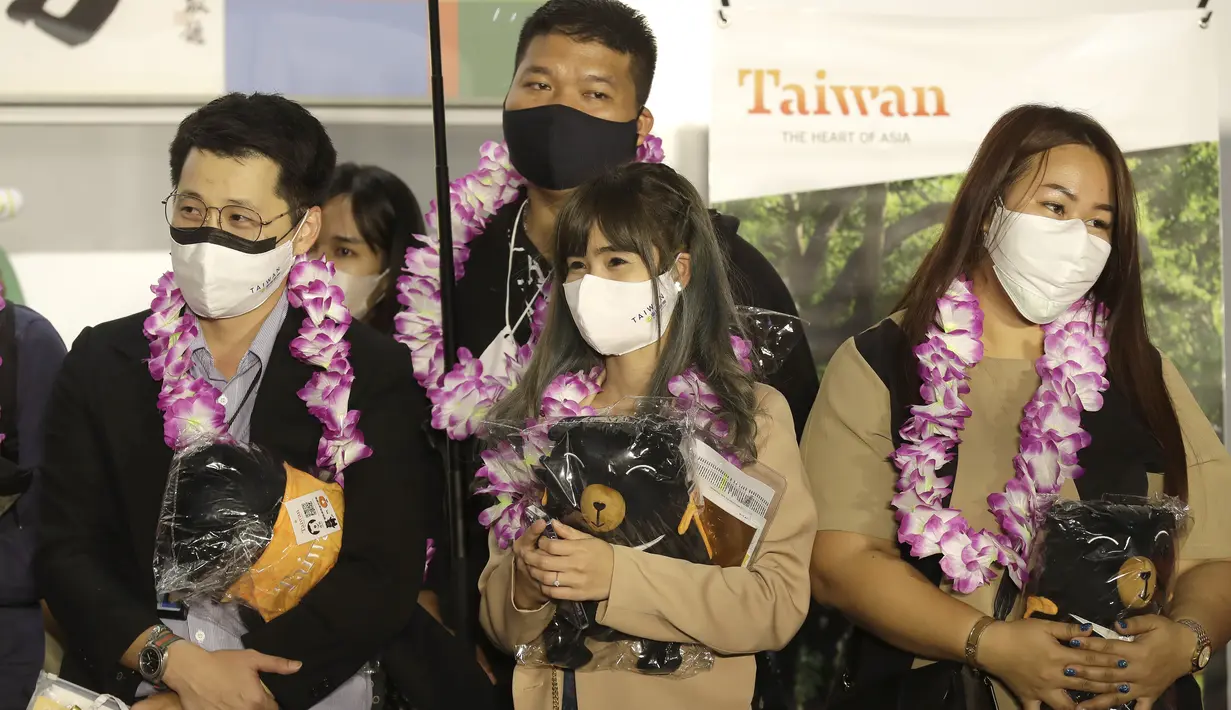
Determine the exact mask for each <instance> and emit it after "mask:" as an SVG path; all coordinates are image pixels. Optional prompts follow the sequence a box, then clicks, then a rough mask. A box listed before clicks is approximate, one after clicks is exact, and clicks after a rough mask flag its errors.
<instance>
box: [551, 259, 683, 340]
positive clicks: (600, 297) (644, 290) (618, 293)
mask: <svg viewBox="0 0 1231 710" xmlns="http://www.w3.org/2000/svg"><path fill="white" fill-rule="evenodd" d="M655 280H656V281H657V282H658V297H659V304H658V308H655V307H654V287H653V284H654V281H655ZM682 290H683V287H682V286H680V284H679V283H678V282H677V281H676V280H675V277H674V276H672V275H671V272H670V271H668V272H667V273H665V274H663V275H662V276H659V277H658V278H657V279H653V280H649V281H639V282H636V283H629V282H627V281H612V280H610V279H602V278H599V277H597V276H593V275H591V274H586V275H585V276H582V277H581V278H580V279H578V280H576V281H570V282H569V283H566V284H564V297H565V299H566V300H568V307H569V310H570V311H572V313H573V322H574V323H576V324H577V330H579V331H581V337H583V338H585V339H586V342H587V343H589V344H590V347H592V348H594V349H595V350H597V351H598V352H599V353H600V354H602V355H624V354H626V353H631V352H632V351H634V350H640V349H641V348H644V347H645V346H647V345H650V344H653V343H655V342H657V341H658V338H659V334H660V333H665V332H666V331H667V326H668V325H670V324H671V314H672V312H674V311H675V303H676V301H677V300H679V297H680V291H682ZM659 314H662V315H661V318H659V317H657V316H658V315H659ZM660 320H661V322H660Z"/></svg>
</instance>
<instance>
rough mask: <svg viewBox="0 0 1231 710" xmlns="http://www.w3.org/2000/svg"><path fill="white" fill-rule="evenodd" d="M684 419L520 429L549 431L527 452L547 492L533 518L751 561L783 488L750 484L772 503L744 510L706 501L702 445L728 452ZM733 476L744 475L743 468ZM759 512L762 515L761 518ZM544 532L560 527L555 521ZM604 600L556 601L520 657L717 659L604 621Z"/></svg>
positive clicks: (686, 667) (667, 550)
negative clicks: (699, 436) (701, 438)
mask: <svg viewBox="0 0 1231 710" xmlns="http://www.w3.org/2000/svg"><path fill="white" fill-rule="evenodd" d="M686 421H687V417H664V416H658V415H639V416H635V417H577V418H567V419H563V420H560V421H558V422H556V423H554V424H552V425H550V427H549V428H546V430H544V429H542V428H540V429H537V430H536V429H534V428H532V429H529V430H526V431H524V432H522V433H521V436H522V437H523V443H524V439H533V438H536V437H538V438H539V439H546V441H542V440H540V441H538V442H537V443H535V444H534V445H533V446H526V447H525V448H526V449H527V450H530V449H534V450H536V451H540V452H545V453H544V454H543V455H541V456H533V455H531V456H529V457H528V458H529V459H531V461H530V462H529V463H530V471H531V472H532V473H533V475H534V477H535V478H536V479H537V483H538V489H539V490H540V491H541V495H540V497H539V498H538V499H537V500H536V501H535V502H534V503H533V504H532V505H530V506H529V507H528V512H529V519H528V520H527V525H528V524H529V523H531V522H533V521H534V520H536V519H547V520H555V519H559V520H561V521H562V522H564V523H565V524H567V525H569V526H570V527H573V528H575V529H577V530H583V531H586V532H588V533H590V534H592V535H594V536H595V537H598V538H600V539H602V540H605V541H607V542H609V543H611V544H613V545H620V546H625V547H634V548H637V549H639V550H643V551H645V552H649V553H651V554H656V555H664V556H667V557H673V558H676V559H681V560H687V561H689V562H693V563H699V564H720V565H722V566H739V565H741V564H745V563H747V561H748V559H749V558H750V556H751V554H752V552H753V551H754V549H755V545H756V540H757V538H758V537H759V530H761V529H763V528H764V526H765V519H768V518H769V517H772V512H771V508H772V503H776V494H777V490H776V489H775V486H774V485H773V484H761V483H753V484H752V485H753V487H754V488H756V497H757V499H763V500H764V501H765V505H764V507H763V508H762V509H760V511H759V513H752V514H750V515H744V516H743V519H740V518H738V517H736V516H734V515H732V514H731V513H730V512H727V511H725V510H723V509H721V508H720V507H719V506H718V505H713V504H708V503H707V502H706V499H705V497H704V495H703V493H702V491H703V490H704V489H705V487H706V486H705V483H704V481H703V480H701V477H700V476H698V475H697V472H698V471H700V470H702V469H704V468H705V466H706V465H707V463H706V455H705V451H709V452H710V454H711V456H710V458H711V459H712V458H715V457H716V458H718V459H719V461H720V462H721V457H719V456H718V454H717V453H716V452H713V450H712V449H706V448H705V447H704V445H699V444H697V443H696V440H695V439H694V437H693V435H694V432H693V430H692V427H691V426H690V425H688V424H687V423H685V422H686ZM722 463H723V464H725V462H722ZM708 465H713V464H712V462H711V463H710V464H708ZM725 465H729V464H725ZM734 475H736V476H739V475H741V474H740V472H739V471H738V469H735V470H734ZM732 488H734V486H732ZM728 507H730V508H731V509H732V510H733V511H735V512H736V513H738V512H740V511H739V509H738V506H734V507H733V506H728ZM757 515H763V516H764V518H765V519H754V518H757ZM544 534H545V535H547V536H549V537H551V536H553V535H554V533H553V532H552V531H551V528H550V526H549V527H548V529H547V531H546V532H545V533H544ZM597 607H598V604H597V603H595V602H570V603H562V604H559V605H558V606H557V611H556V615H555V617H554V618H553V619H552V621H551V623H550V624H549V625H548V627H547V629H546V631H544V633H543V635H542V636H541V637H540V638H539V639H538V640H536V641H535V642H533V643H530V644H527V645H525V646H522V647H520V648H519V649H517V658H518V661H519V662H520V663H522V664H524V665H551V666H555V667H558V668H566V669H572V670H599V669H621V670H631V671H637V672H641V673H649V674H672V675H675V676H680V677H687V676H690V675H693V674H695V673H698V672H702V671H706V670H709V669H710V668H711V667H712V666H713V660H714V658H713V653H712V652H711V651H710V650H708V649H706V648H703V647H700V646H696V645H688V644H679V643H668V642H661V641H651V640H647V639H638V638H633V637H631V636H627V635H625V634H621V633H619V632H616V631H614V630H612V629H610V628H607V627H605V626H602V625H600V624H598V623H597V621H596V617H597Z"/></svg>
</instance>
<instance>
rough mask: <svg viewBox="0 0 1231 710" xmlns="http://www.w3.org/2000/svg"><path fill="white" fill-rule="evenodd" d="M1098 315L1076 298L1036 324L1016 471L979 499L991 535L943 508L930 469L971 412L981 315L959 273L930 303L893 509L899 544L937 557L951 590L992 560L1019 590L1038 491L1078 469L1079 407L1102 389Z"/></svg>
mask: <svg viewBox="0 0 1231 710" xmlns="http://www.w3.org/2000/svg"><path fill="white" fill-rule="evenodd" d="M1106 320H1107V317H1106V311H1105V310H1104V309H1103V307H1102V306H1099V307H1098V308H1097V309H1096V308H1095V307H1094V306H1093V305H1092V302H1091V301H1090V300H1083V301H1079V302H1077V303H1076V304H1074V305H1073V306H1072V307H1071V308H1069V310H1068V311H1066V312H1065V313H1064V314H1063V315H1061V316H1060V318H1058V319H1056V320H1055V321H1053V322H1052V323H1049V324H1047V325H1044V326H1043V335H1044V339H1043V355H1042V357H1040V358H1039V360H1038V361H1037V362H1036V363H1035V371H1036V372H1038V374H1039V377H1040V379H1041V382H1040V384H1039V387H1038V389H1037V390H1036V391H1035V393H1034V397H1033V398H1032V399H1031V400H1030V402H1029V403H1028V404H1027V405H1026V407H1025V409H1024V410H1023V415H1022V421H1021V443H1020V446H1019V453H1018V454H1017V456H1016V457H1014V459H1013V468H1014V471H1015V474H1014V477H1013V478H1012V479H1010V480H1009V482H1008V484H1006V485H1005V489H1004V492H998V493H993V494H991V495H989V496H988V498H987V503H988V507H989V510H991V512H992V514H993V515H994V516H995V517H996V521H997V522H998V523H999V525H1000V530H1001V533H1000V534H997V533H993V532H989V531H988V530H977V531H976V530H974V529H973V528H971V527H970V525H969V523H968V522H967V521H966V519H965V518H963V517H962V514H961V511H960V510H957V509H954V508H945V507H942V501H943V500H944V499H945V497H946V496H948V495H949V494H950V493H951V492H952V487H951V486H952V483H953V477H952V476H937V475H936V473H937V472H938V471H939V470H940V469H941V468H942V467H944V465H945V464H947V463H949V462H950V461H952V460H953V458H954V456H955V449H956V447H957V445H958V444H959V443H960V442H961V439H960V437H959V434H958V433H959V432H960V431H961V430H962V429H963V428H964V426H965V422H966V418H967V417H969V416H970V415H971V411H970V408H969V407H967V406H966V405H965V404H964V403H963V402H962V400H961V396H962V395H964V394H967V393H969V392H970V385H969V382H968V380H969V374H968V372H969V370H970V368H972V367H974V366H975V365H977V364H978V363H979V361H980V360H982V359H983V343H982V340H981V338H982V336H983V312H982V310H980V308H979V300H978V298H976V297H975V295H974V292H973V291H972V290H971V284H970V282H969V281H967V280H966V278H965V277H964V276H959V277H958V279H957V280H955V281H954V282H953V284H952V285H950V286H949V289H948V290H947V291H946V292H945V294H944V296H942V297H941V298H940V299H939V300H938V301H937V303H936V320H935V322H934V323H933V324H932V325H931V326H929V328H928V330H927V340H925V341H924V342H923V343H921V344H920V345H918V346H916V347H915V349H914V353H915V357H916V358H917V359H918V360H919V376H920V378H921V379H922V380H923V386H922V387H921V389H920V392H921V394H922V395H923V400H924V404H922V405H916V406H913V407H911V409H910V412H911V415H912V416H911V417H910V418H909V419H907V421H906V423H905V424H904V425H903V426H902V428H901V429H900V430H899V434H901V436H902V438H903V439H904V440H905V443H903V444H902V446H900V447H898V449H897V450H896V451H894V453H893V457H892V458H893V462H894V465H896V466H897V468H898V471H899V472H900V473H901V477H900V478H899V479H898V484H897V489H898V491H899V493H898V494H897V495H896V496H894V498H893V507H894V508H895V509H896V510H897V512H896V516H897V518H898V520H899V522H900V527H899V529H898V541H899V542H902V543H906V544H909V545H910V546H911V555H913V556H914V557H918V558H923V557H929V556H931V555H935V554H940V555H942V556H943V557H942V559H941V563H940V566H941V569H942V570H943V571H944V573H945V576H946V577H948V578H949V579H950V580H952V582H953V588H954V590H956V591H957V592H959V593H962V594H969V593H970V592H973V591H974V590H975V589H977V588H979V587H981V586H983V585H984V584H988V583H989V582H991V581H992V580H994V579H995V578H996V574H995V572H994V571H993V569H992V567H993V565H997V564H998V565H1000V566H1002V567H1004V568H1005V569H1006V570H1007V571H1008V573H1009V577H1010V578H1011V579H1012V580H1013V582H1014V583H1015V584H1017V585H1018V587H1019V588H1021V587H1022V586H1023V585H1024V584H1025V582H1026V579H1027V569H1026V560H1028V559H1029V558H1030V548H1031V543H1032V541H1033V537H1034V529H1033V521H1034V516H1035V515H1036V513H1038V512H1041V511H1039V508H1040V507H1041V503H1040V499H1041V496H1046V495H1051V494H1055V493H1057V492H1058V491H1059V490H1060V487H1061V485H1063V484H1064V482H1065V481H1067V480H1069V479H1075V478H1078V477H1080V476H1081V475H1082V473H1083V471H1082V468H1081V466H1079V465H1078V463H1077V454H1078V452H1079V451H1081V450H1082V449H1083V448H1085V447H1086V446H1088V445H1089V444H1090V435H1089V434H1088V433H1087V432H1085V431H1083V430H1082V428H1081V413H1082V412H1083V411H1085V412H1093V411H1098V410H1099V409H1101V408H1102V407H1103V395H1102V392H1103V391H1105V390H1106V389H1107V387H1108V381H1107V378H1106V377H1104V375H1105V373H1106V371H1107V363H1106V357H1107V352H1108V344H1107V339H1106V336H1105V324H1106Z"/></svg>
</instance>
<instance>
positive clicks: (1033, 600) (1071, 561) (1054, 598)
mask: <svg viewBox="0 0 1231 710" xmlns="http://www.w3.org/2000/svg"><path fill="white" fill-rule="evenodd" d="M1042 509H1043V510H1045V511H1046V512H1044V513H1043V514H1042V515H1041V516H1040V520H1039V524H1038V530H1039V534H1038V537H1037V538H1036V540H1035V544H1034V549H1033V551H1032V554H1031V561H1030V579H1029V581H1028V582H1027V583H1026V589H1025V594H1024V597H1025V600H1026V612H1025V613H1026V616H1027V617H1030V618H1040V619H1047V620H1051V621H1060V622H1064V623H1074V622H1076V623H1082V624H1084V623H1089V624H1092V625H1093V628H1094V632H1095V633H1096V634H1098V635H1099V636H1102V637H1104V638H1111V639H1117V640H1131V639H1130V638H1128V637H1124V636H1121V635H1119V634H1118V633H1116V631H1115V629H1116V628H1117V627H1116V622H1117V621H1120V620H1121V619H1127V618H1130V617H1134V616H1141V615H1144V614H1165V613H1166V611H1167V608H1166V607H1167V602H1168V599H1170V597H1171V592H1172V583H1173V582H1174V580H1175V575H1176V560H1177V558H1178V553H1179V549H1180V543H1181V542H1182V540H1183V538H1184V536H1185V534H1186V533H1187V531H1188V528H1189V525H1190V520H1191V518H1190V517H1189V513H1188V508H1187V506H1186V505H1184V503H1183V502H1181V501H1180V500H1178V499H1176V498H1170V497H1165V496H1151V497H1149V498H1142V497H1133V496H1106V497H1104V498H1103V499H1102V500H1094V501H1080V500H1065V499H1058V498H1053V499H1048V500H1045V501H1044V506H1043V507H1042ZM1069 695H1070V696H1071V697H1072V698H1073V699H1074V700H1075V701H1077V702H1081V701H1083V700H1089V699H1091V698H1093V697H1095V695H1094V694H1093V693H1085V692H1078V691H1069ZM1132 707H1134V704H1133V703H1129V704H1126V705H1120V706H1117V707H1116V709H1115V710H1129V709H1130V708H1132Z"/></svg>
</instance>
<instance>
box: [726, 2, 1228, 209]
mask: <svg viewBox="0 0 1231 710" xmlns="http://www.w3.org/2000/svg"><path fill="white" fill-rule="evenodd" d="M1159 57H1166V58H1167V61H1166V62H1160V61H1159V60H1158V58H1159ZM1214 62H1215V49H1214V36H1213V33H1211V32H1209V31H1208V30H1205V29H1202V28H1201V26H1200V13H1198V12H1197V11H1194V10H1191V9H1190V10H1170V11H1159V12H1146V13H1132V14H1123V13H1121V14H1114V15H1070V16H1069V17H1067V18H1066V21H1065V22H1064V23H1062V24H1060V25H1057V23H1056V22H1055V19H1054V18H996V17H981V18H946V17H910V16H891V17H885V16H875V15H845V14H835V13H827V12H821V11H815V10H804V9H799V8H776V7H775V8H765V9H756V10H750V9H749V8H748V7H744V8H736V9H734V10H733V11H732V12H731V25H730V27H728V28H727V29H725V30H723V31H722V32H719V33H718V39H717V41H716V44H715V46H714V61H713V65H712V71H713V76H714V84H713V99H712V107H713V108H712V111H713V113H712V117H711V130H710V156H709V158H710V160H709V182H710V185H709V187H710V198H711V199H712V200H714V201H716V202H717V201H727V200H739V199H748V198H754V197H763V196H767V195H780V194H785V193H790V192H807V191H813V190H827V189H832V188H836V187H845V186H848V185H868V184H872V183H882V182H892V181H896V180H910V179H914V178H922V177H931V176H936V175H948V174H952V173H959V172H962V171H963V170H965V169H966V167H967V165H968V164H969V163H970V159H971V157H973V155H974V152H975V149H976V148H977V147H978V145H979V143H980V141H982V139H983V136H984V135H985V134H986V133H987V131H988V129H989V128H990V127H991V126H992V124H993V123H994V122H995V121H996V119H997V118H998V117H999V116H1000V115H1001V114H1002V113H1004V112H1005V111H1006V110H1008V109H1009V108H1011V107H1013V106H1016V105H1019V104H1023V103H1028V102H1029V103H1045V104H1056V105H1060V106H1064V107H1066V108H1072V109H1077V110H1081V111H1086V112H1088V113H1090V114H1091V115H1093V116H1094V118H1096V119H1097V120H1099V121H1100V122H1102V124H1103V125H1104V126H1105V127H1106V128H1107V130H1108V131H1109V132H1110V133H1111V135H1112V136H1114V137H1115V139H1116V141H1117V142H1118V143H1119V144H1120V147H1121V148H1122V149H1123V150H1124V151H1125V152H1136V151H1142V150H1150V149H1154V148H1161V147H1167V146H1176V145H1187V144H1190V143H1198V142H1205V141H1212V140H1217V138H1218V99H1217V92H1213V91H1210V87H1211V86H1215V85H1217V74H1216V70H1215V66H1214Z"/></svg>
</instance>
